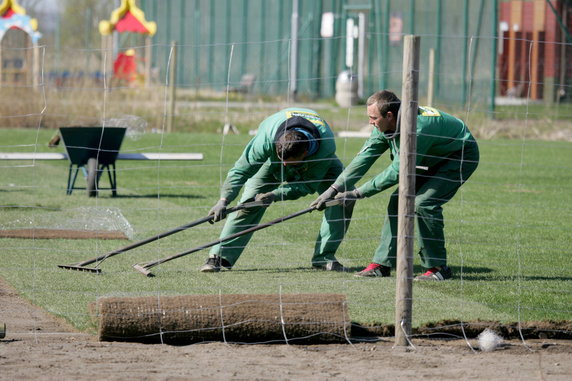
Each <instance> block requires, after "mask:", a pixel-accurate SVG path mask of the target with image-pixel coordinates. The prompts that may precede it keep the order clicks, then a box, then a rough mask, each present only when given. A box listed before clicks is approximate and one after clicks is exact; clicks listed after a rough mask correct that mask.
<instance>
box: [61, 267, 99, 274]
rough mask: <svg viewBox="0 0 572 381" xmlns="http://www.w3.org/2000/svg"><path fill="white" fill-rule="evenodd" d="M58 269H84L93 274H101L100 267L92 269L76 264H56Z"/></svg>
mask: <svg viewBox="0 0 572 381" xmlns="http://www.w3.org/2000/svg"><path fill="white" fill-rule="evenodd" d="M58 267H59V268H60V269H67V270H76V271H86V272H90V273H94V274H101V269H94V268H91V267H83V266H78V265H58Z"/></svg>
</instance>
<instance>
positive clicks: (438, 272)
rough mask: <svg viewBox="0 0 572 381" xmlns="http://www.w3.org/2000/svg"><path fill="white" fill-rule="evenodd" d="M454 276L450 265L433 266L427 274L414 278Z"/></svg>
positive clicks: (448, 277) (440, 278) (446, 277)
mask: <svg viewBox="0 0 572 381" xmlns="http://www.w3.org/2000/svg"><path fill="white" fill-rule="evenodd" d="M452 276H453V275H452V273H451V269H450V268H449V266H443V267H441V268H438V267H431V268H430V269H429V270H427V272H425V274H422V275H417V276H416V277H415V278H414V279H413V280H446V279H451V277H452Z"/></svg>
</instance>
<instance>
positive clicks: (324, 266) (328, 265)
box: [312, 261, 348, 272]
mask: <svg viewBox="0 0 572 381" xmlns="http://www.w3.org/2000/svg"><path fill="white" fill-rule="evenodd" d="M312 268H313V269H314V270H324V271H339V272H346V271H348V269H347V268H345V267H344V266H343V265H342V264H341V263H340V262H338V261H329V262H325V263H320V264H314V265H312Z"/></svg>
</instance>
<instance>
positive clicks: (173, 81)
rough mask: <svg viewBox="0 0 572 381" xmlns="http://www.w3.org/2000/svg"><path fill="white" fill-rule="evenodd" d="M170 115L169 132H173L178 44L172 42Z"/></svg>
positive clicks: (168, 121) (168, 117) (168, 116)
mask: <svg viewBox="0 0 572 381" xmlns="http://www.w3.org/2000/svg"><path fill="white" fill-rule="evenodd" d="M169 61H170V62H169V115H167V132H173V123H174V119H175V104H176V102H177V100H176V98H177V91H176V89H177V83H176V82H177V42H176V41H171V57H170V60H169Z"/></svg>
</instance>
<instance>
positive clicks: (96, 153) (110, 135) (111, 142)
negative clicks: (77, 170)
mask: <svg viewBox="0 0 572 381" xmlns="http://www.w3.org/2000/svg"><path fill="white" fill-rule="evenodd" d="M126 130H127V128H125V127H60V134H61V136H62V139H63V142H64V145H65V147H66V151H67V153H68V157H69V160H70V162H71V164H74V165H77V166H85V165H86V164H87V162H88V160H89V159H91V158H95V159H97V162H98V163H99V164H101V165H109V164H114V163H115V161H116V160H117V155H118V154H119V149H120V148H121V143H123V138H124V137H125V131H126Z"/></svg>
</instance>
